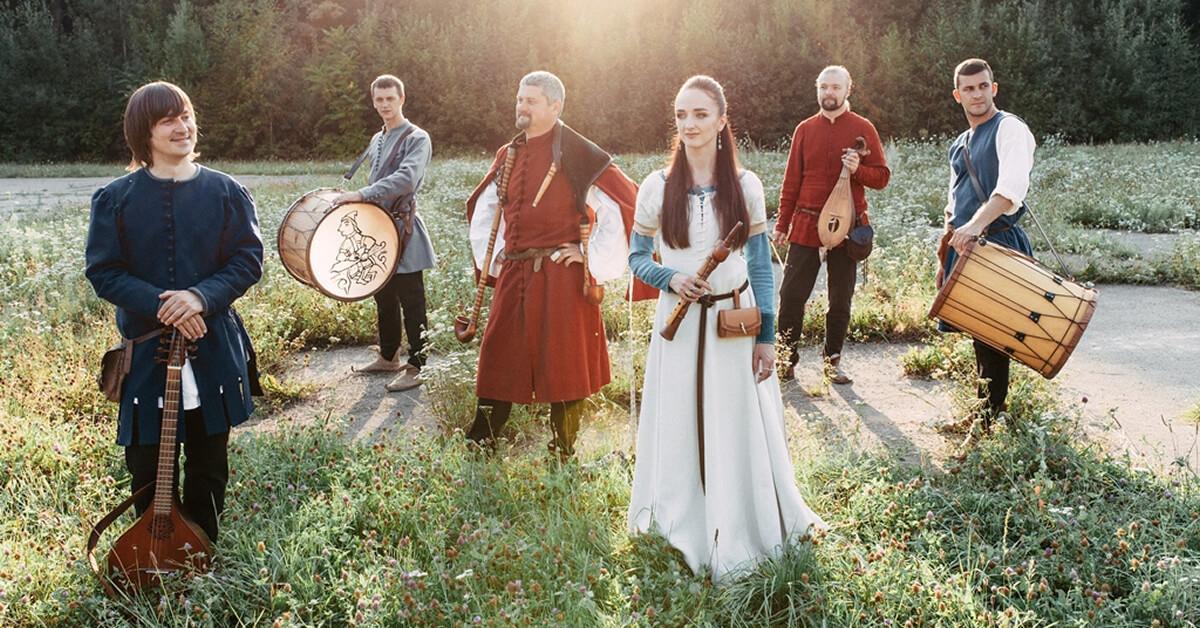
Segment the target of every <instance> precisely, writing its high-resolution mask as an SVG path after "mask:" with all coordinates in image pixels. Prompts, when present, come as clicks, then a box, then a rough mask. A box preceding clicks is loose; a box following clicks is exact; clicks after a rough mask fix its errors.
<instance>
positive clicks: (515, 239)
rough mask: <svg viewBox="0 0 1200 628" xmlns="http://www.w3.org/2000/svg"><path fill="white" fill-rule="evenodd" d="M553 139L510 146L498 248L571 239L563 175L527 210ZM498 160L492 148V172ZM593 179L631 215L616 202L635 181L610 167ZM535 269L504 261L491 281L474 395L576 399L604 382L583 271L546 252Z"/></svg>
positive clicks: (573, 231)
mask: <svg viewBox="0 0 1200 628" xmlns="http://www.w3.org/2000/svg"><path fill="white" fill-rule="evenodd" d="M552 140H553V133H546V134H543V135H541V136H539V137H535V138H533V139H531V140H529V141H528V143H527V144H526V145H525V146H524V147H522V148H520V149H519V150H518V152H517V157H516V160H515V161H514V163H513V169H512V173H511V174H510V175H509V181H508V203H507V204H506V205H505V207H504V221H505V230H504V240H505V252H506V253H515V252H519V251H523V250H526V249H534V248H551V247H555V246H558V245H560V244H562V243H564V242H579V219H580V216H579V213H578V212H577V211H576V209H575V201H574V196H573V194H572V192H571V188H570V185H569V183H568V181H567V178H566V177H565V176H563V175H561V174H559V175H556V176H555V177H554V179H553V180H552V181H551V183H550V186H549V187H548V188H547V189H546V192H545V193H544V194H543V195H542V199H541V201H540V202H539V203H538V206H537V207H533V206H532V204H533V199H534V197H535V196H536V195H537V191H538V188H539V187H541V184H542V180H543V179H544V178H545V176H546V172H547V170H549V168H550V161H551V159H552V154H551V142H552ZM503 158H504V149H501V150H500V152H499V154H498V155H497V163H496V164H494V165H493V171H494V170H495V167H496V166H498V165H499V162H500V161H501V160H503ZM615 177H619V179H617V178H615ZM486 183H487V181H486V180H485V184H486ZM611 183H617V184H618V186H619V187H621V188H628V189H619V190H614V189H613V187H615V186H612V185H606V184H611ZM596 185H597V187H600V188H601V189H603V190H605V192H606V193H607V194H609V196H611V197H613V198H614V200H617V201H618V202H619V203H620V204H621V205H622V210H623V211H622V213H623V214H625V213H629V214H632V207H631V206H630V207H628V208H626V207H624V205H627V204H630V205H631V204H632V202H633V199H635V198H636V187H635V186H633V183H632V181H629V179H628V178H627V177H625V176H624V175H623V174H621V172H620V171H619V170H617V169H616V167H615V166H609V168H608V170H606V171H605V173H604V174H603V175H601V177H600V179H599V180H598V181H597V182H596ZM483 187H484V186H482V185H481V186H480V189H478V190H476V194H474V195H473V196H472V199H474V198H476V197H478V193H479V192H480V191H482V188H483ZM606 188H607V189H606ZM631 192H632V195H631ZM471 207H473V203H471ZM626 231H628V227H627V228H626ZM534 265H535V264H534V260H531V259H530V260H506V261H505V262H504V264H503V266H502V268H501V270H500V276H499V277H498V278H497V279H496V286H495V292H494V294H493V295H492V305H491V309H490V311H489V313H488V320H487V323H486V327H484V332H483V343H482V345H481V347H480V350H479V374H478V378H477V380H476V386H475V391H476V394H477V395H478V396H479V397H481V398H485V399H498V400H501V401H511V402H514V403H532V402H535V401H536V402H540V403H548V402H554V401H569V400H573V399H583V398H584V397H587V396H588V395H591V394H592V393H594V392H596V391H598V390H600V389H601V388H602V387H604V385H605V384H607V383H608V382H609V381H610V379H611V376H610V371H609V361H608V343H607V341H606V340H605V336H604V323H603V321H602V319H601V317H600V308H599V306H596V305H592V304H590V303H588V302H587V300H586V299H585V298H584V295H583V267H582V266H581V265H580V264H571V265H570V266H563V265H561V264H557V263H555V262H552V261H550V259H549V258H544V259H542V261H541V269H540V270H537V271H535V270H534Z"/></svg>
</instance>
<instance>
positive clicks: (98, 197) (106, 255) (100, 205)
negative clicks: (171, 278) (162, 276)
mask: <svg viewBox="0 0 1200 628" xmlns="http://www.w3.org/2000/svg"><path fill="white" fill-rule="evenodd" d="M121 231H122V230H121V212H120V210H119V209H118V208H117V207H115V206H114V203H113V202H112V199H111V195H110V194H109V192H108V190H107V189H105V188H101V189H99V190H97V191H96V193H95V194H94V195H93V196H92V214H91V220H90V221H88V232H87V247H86V250H85V252H84V259H85V260H86V264H87V266H86V268H85V270H84V274H85V275H86V276H87V279H88V281H89V282H91V284H92V288H93V289H95V291H96V296H98V297H100V298H101V299H104V300H105V301H108V302H109V303H112V304H113V305H115V306H117V307H119V308H122V309H126V310H129V311H130V312H136V313H137V314H139V315H141V316H144V317H146V318H149V319H151V320H153V319H154V317H155V316H156V315H157V314H158V305H159V303H160V301H159V299H158V295H159V294H160V293H162V289H161V288H158V287H157V286H153V285H150V283H148V282H147V281H145V280H144V279H141V278H138V277H135V276H133V275H132V274H130V272H129V264H128V262H127V261H126V259H125V255H124V253H123V250H122V244H121V238H122V233H121Z"/></svg>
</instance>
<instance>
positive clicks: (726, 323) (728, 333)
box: [717, 290, 762, 338]
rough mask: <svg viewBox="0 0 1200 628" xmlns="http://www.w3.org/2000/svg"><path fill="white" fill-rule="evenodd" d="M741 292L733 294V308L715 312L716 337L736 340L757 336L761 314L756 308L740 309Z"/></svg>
mask: <svg viewBox="0 0 1200 628" xmlns="http://www.w3.org/2000/svg"><path fill="white" fill-rule="evenodd" d="M740 294H741V290H736V291H734V293H733V307H732V308H730V309H728V310H718V311H717V336H720V337H721V338H736V337H738V336H757V335H758V332H759V330H760V329H762V313H761V312H759V311H758V307H742V302H741V298H740V296H739V295H740Z"/></svg>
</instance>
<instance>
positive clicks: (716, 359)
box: [629, 76, 825, 582]
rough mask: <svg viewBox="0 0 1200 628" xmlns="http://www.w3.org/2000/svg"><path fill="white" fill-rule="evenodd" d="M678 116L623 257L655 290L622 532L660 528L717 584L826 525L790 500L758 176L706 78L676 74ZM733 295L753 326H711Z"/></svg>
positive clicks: (793, 494)
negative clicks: (723, 249)
mask: <svg viewBox="0 0 1200 628" xmlns="http://www.w3.org/2000/svg"><path fill="white" fill-rule="evenodd" d="M675 125H676V131H677V133H676V137H675V140H674V146H673V148H672V150H671V157H670V163H669V165H668V166H667V168H666V169H665V170H659V171H656V172H653V173H651V174H650V176H648V177H646V180H645V181H644V182H642V186H641V189H640V191H639V193H638V200H637V211H636V215H635V220H636V223H635V225H634V234H633V237H632V242H631V244H632V247H631V252H630V254H629V265H630V267H631V268H632V269H633V272H634V273H635V274H636V275H637V276H638V278H639V279H641V280H642V281H645V282H646V283H648V284H650V285H653V286H655V287H657V288H659V289H660V290H661V291H662V292H661V295H660V296H659V300H658V307H657V309H656V310H655V315H654V329H655V332H654V334H653V335H652V339H651V341H650V353H649V357H648V358H647V363H646V379H645V385H644V388H643V392H642V409H641V415H640V417H639V425H638V441H637V466H636V468H635V471H634V479H633V496H632V499H631V502H630V504H629V528H630V530H631V531H633V532H635V533H646V532H654V533H657V534H661V535H663V536H664V537H666V539H667V540H668V541H669V542H670V543H671V545H672V546H674V547H675V548H677V549H678V550H679V551H680V552H682V553H683V556H684V558H685V559H686V560H687V563H688V565H689V566H690V567H691V568H692V570H693V571H694V572H696V573H701V572H702V570H705V571H707V572H708V573H709V575H710V576H711V577H712V579H713V581H714V582H716V581H720V580H721V579H722V578H723V577H726V576H728V575H736V574H737V573H739V572H745V571H747V570H750V569H752V568H753V567H754V566H755V565H756V564H757V563H758V562H759V561H761V560H763V559H765V558H769V557H772V556H776V555H778V554H779V553H780V552H781V551H782V550H783V548H784V546H785V545H786V544H787V543H790V542H796V541H799V540H801V539H802V538H803V537H804V536H805V535H806V534H809V533H811V532H812V530H813V529H814V528H824V527H825V523H824V522H823V521H822V520H821V518H820V517H818V516H817V515H816V514H815V513H813V512H812V510H810V509H809V508H808V506H806V505H805V503H804V499H803V498H802V497H801V496H800V492H799V490H798V489H797V488H796V482H795V479H794V478H795V476H794V473H793V470H792V464H791V460H790V458H789V457H788V452H787V440H786V435H785V433H784V425H783V401H782V399H781V397H780V393H779V380H778V378H777V377H776V375H775V333H774V332H775V316H774V298H773V295H774V287H775V286H774V279H773V273H772V269H771V258H770V249H769V248H768V247H769V244H768V241H767V237H768V236H767V225H766V221H767V216H766V205H765V202H764V197H763V187H762V182H761V181H760V180H759V178H758V177H757V176H756V175H755V174H754V173H753V172H750V171H748V170H739V168H738V159H737V149H736V145H735V143H734V140H733V132H732V130H731V128H730V126H729V120H728V117H727V116H726V103H725V94H724V91H723V90H722V88H721V85H720V84H719V83H717V82H716V81H715V80H713V79H712V78H710V77H707V76H694V77H692V78H690V79H688V81H687V82H685V83H684V84H683V87H682V88H680V90H679V94H678V95H677V96H676V97H675ZM739 220H740V221H742V223H744V225H745V226H746V229H744V230H743V231H742V235H741V237H740V238H738V239H737V240H738V241H737V242H735V243H734V247H733V251H732V252H731V253H730V255H729V257H728V258H727V259H726V260H725V261H724V262H722V263H721V264H720V265H718V266H717V267H716V269H715V270H714V271H713V272H712V273H711V274H710V275H709V276H708V278H707V280H704V279H700V278H699V277H697V276H696V273H697V272H698V271H699V269H700V267H701V266H702V265H703V263H704V260H705V259H706V258H707V257H708V256H709V254H710V253H711V252H712V250H713V248H714V246H716V244H717V243H718V242H720V241H721V240H722V239H723V238H724V237H725V236H726V234H727V233H729V231H730V230H731V229H732V227H733V226H734V225H735V224H736V223H737V222H738V221H739ZM654 250H657V251H658V253H659V256H660V258H661V264H660V263H658V262H655V261H654V259H653V252H654ZM734 291H740V294H739V300H740V302H741V306H742V307H753V306H755V305H757V306H758V307H759V308H760V310H761V312H762V328H761V330H760V332H759V333H758V334H757V335H756V336H736V337H724V338H722V337H719V336H718V335H717V313H718V312H719V311H721V310H725V309H729V308H731V307H733V299H732V298H731V297H732V293H733V292H734ZM680 299H683V300H684V301H687V302H689V303H691V305H689V306H688V313H687V316H686V317H685V318H684V319H683V323H682V324H681V325H680V326H679V329H678V331H677V333H676V334H675V337H674V340H669V341H668V340H666V339H665V338H663V337H662V336H661V335H659V333H658V330H661V329H662V328H663V327H664V326H665V324H666V322H667V318H668V317H669V315H670V312H671V310H672V309H674V308H675V305H676V304H677V303H679V301H680ZM760 299H761V300H760ZM702 308H704V309H707V310H708V311H707V312H702V311H701V310H702ZM702 319H704V321H703V328H701V320H702ZM702 337H703V342H701V339H702ZM698 390H699V391H700V394H699V395H698V394H697V391H698Z"/></svg>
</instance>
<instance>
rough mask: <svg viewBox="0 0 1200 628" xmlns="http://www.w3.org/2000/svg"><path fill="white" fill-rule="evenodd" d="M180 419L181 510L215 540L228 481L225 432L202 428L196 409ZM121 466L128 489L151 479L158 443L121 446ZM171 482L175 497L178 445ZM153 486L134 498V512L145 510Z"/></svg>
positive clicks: (143, 484) (148, 504) (227, 441)
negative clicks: (126, 474)
mask: <svg viewBox="0 0 1200 628" xmlns="http://www.w3.org/2000/svg"><path fill="white" fill-rule="evenodd" d="M183 421H184V425H185V429H186V434H187V441H186V442H184V443H183V500H182V503H183V511H184V513H185V514H187V516H188V518H190V519H191V520H192V521H195V522H196V523H197V524H198V525H199V526H200V527H201V528H202V529H203V530H204V531H205V532H206V533H207V534H208V538H209V540H210V541H213V542H216V540H217V527H218V526H217V520H218V519H219V518H220V516H221V512H222V511H224V510H225V486H226V485H227V484H229V432H223V433H221V434H212V435H209V434H208V433H207V432H206V431H205V429H204V415H203V414H201V412H200V409H199V408H197V409H195V410H186V411H184V413H183ZM125 468H127V469H129V473H130V475H131V476H133V477H132V479H131V480H130V483H129V484H130V490H132V491H133V492H137V490H138V489H140V488H142V487H143V486H145V485H147V484H150V483H152V482H154V479H155V475H156V473H157V471H158V445H130V446H128V447H126V448H125ZM174 477H175V486H173V487H171V488H172V490H173V491H174V493H175V497H176V499H178V498H179V447H178V445H177V446H176V448H175V474H174ZM153 497H154V495H153V490H151V491H148V492H147V493H146V494H144V495H142V497H140V498H139V499H138V500H137V501H135V502H134V504H133V505H134V508H135V509H136V512H137V514H138V516H141V514H142V513H144V512H146V509H147V508H149V507H150V501H151V499H153Z"/></svg>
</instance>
